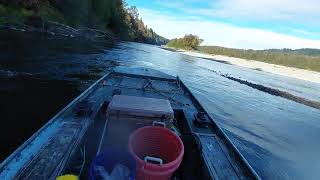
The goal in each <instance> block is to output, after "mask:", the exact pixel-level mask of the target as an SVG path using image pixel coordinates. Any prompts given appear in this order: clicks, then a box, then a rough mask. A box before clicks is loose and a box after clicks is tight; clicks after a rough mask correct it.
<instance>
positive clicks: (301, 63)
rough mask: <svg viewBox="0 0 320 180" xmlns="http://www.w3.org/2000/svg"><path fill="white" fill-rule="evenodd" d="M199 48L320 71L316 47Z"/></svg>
mask: <svg viewBox="0 0 320 180" xmlns="http://www.w3.org/2000/svg"><path fill="white" fill-rule="evenodd" d="M198 50H199V51H200V52H202V53H207V54H216V55H224V56H229V57H236V58H242V59H249V60H255V61H261V62H265V63H270V64H277V65H282V66H287V67H294V68H299V69H306V70H312V71H317V72H320V50H316V49H298V50H290V49H271V50H243V49H232V48H224V47H218V46H200V47H198Z"/></svg>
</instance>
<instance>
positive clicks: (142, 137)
mask: <svg viewBox="0 0 320 180" xmlns="http://www.w3.org/2000/svg"><path fill="white" fill-rule="evenodd" d="M129 151H130V153H131V154H132V156H133V157H134V159H135V160H136V162H137V176H136V178H137V180H169V179H170V178H171V176H172V174H173V173H174V171H176V170H177V169H178V167H179V166H180V164H181V161H182V157H183V154H184V146H183V143H182V141H181V139H180V138H179V137H178V136H177V135H176V134H174V133H173V132H172V131H170V130H169V129H167V128H164V127H157V126H148V127H144V128H140V129H138V130H136V131H135V132H134V133H133V134H131V136H130V138H129ZM154 159H156V160H155V161H157V160H159V159H161V160H162V161H163V162H162V163H161V162H160V161H157V163H158V164H154V163H151V162H150V160H151V161H153V160H154Z"/></svg>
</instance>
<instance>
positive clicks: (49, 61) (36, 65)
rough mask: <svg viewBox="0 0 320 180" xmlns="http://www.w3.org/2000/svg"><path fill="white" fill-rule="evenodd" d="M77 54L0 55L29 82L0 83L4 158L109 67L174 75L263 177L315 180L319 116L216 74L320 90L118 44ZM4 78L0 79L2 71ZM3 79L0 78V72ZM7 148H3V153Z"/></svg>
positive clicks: (305, 92)
mask: <svg viewBox="0 0 320 180" xmlns="http://www.w3.org/2000/svg"><path fill="white" fill-rule="evenodd" d="M98 49H99V50H97V51H93V52H86V53H82V52H81V51H80V52H78V51H76V52H70V51H66V52H65V51H61V53H50V52H45V53H40V52H39V53H31V54H30V53H28V52H25V54H12V52H11V51H10V50H11V49H9V50H8V51H3V52H1V53H2V54H1V55H0V57H1V59H0V69H1V70H6V71H7V70H10V71H12V72H13V71H14V72H24V73H30V74H32V78H30V77H29V76H26V75H25V74H23V75H22V76H21V77H19V78H17V77H15V78H12V77H2V78H0V83H1V88H0V92H1V95H0V98H1V102H0V108H1V110H0V112H1V113H3V114H4V116H2V118H1V121H2V122H4V121H8V122H11V123H8V125H6V127H3V126H2V127H3V128H1V131H2V132H1V147H2V146H3V148H1V149H3V150H1V151H2V152H1V153H2V156H1V157H2V158H4V157H5V156H7V155H8V153H9V152H11V151H13V150H14V149H15V148H16V147H17V146H18V145H19V144H21V143H22V142H23V141H25V139H26V138H28V137H30V135H31V134H32V133H33V132H35V131H36V130H37V129H39V128H40V127H41V126H42V125H43V124H44V123H45V122H46V121H47V120H48V119H49V118H50V117H52V116H53V115H54V114H55V113H56V112H57V111H58V110H59V109H61V108H63V106H64V105H65V104H66V103H68V102H69V101H71V100H72V98H74V97H75V96H76V95H77V94H79V93H80V92H81V91H83V90H84V89H85V88H86V87H88V85H90V84H91V83H92V82H93V81H94V80H96V79H97V78H98V77H99V76H101V75H103V74H104V73H105V72H106V71H107V70H108V69H110V68H112V67H114V66H118V65H119V66H130V67H131V66H132V67H149V68H154V69H157V70H161V71H163V72H166V73H168V74H171V75H178V76H179V77H180V78H181V79H182V80H183V81H184V82H185V83H186V84H187V85H188V86H189V87H190V88H191V90H192V91H193V92H194V93H195V95H196V96H197V98H198V99H199V100H200V102H201V103H202V104H203V106H204V107H205V108H206V109H207V111H208V112H209V113H210V114H211V116H212V117H213V118H214V119H215V120H216V121H217V122H218V124H219V125H220V126H221V127H222V128H223V129H224V130H225V131H226V132H227V134H228V136H229V137H230V138H231V139H232V141H233V142H234V143H235V144H236V145H237V147H238V148H239V150H240V151H241V153H243V155H244V156H245V157H246V159H247V160H248V161H249V163H250V164H251V165H252V167H253V168H254V169H255V170H256V171H257V172H258V174H259V175H260V176H261V177H262V178H264V179H302V178H304V179H319V178H320V172H319V169H320V157H319V152H320V141H319V139H320V111H319V110H317V109H314V108H310V107H308V106H305V105H302V104H298V103H295V102H292V101H290V100H287V99H284V98H281V97H276V96H272V95H270V94H266V93H263V92H260V91H258V90H256V89H253V88H250V87H248V86H246V85H243V84H240V83H237V82H234V81H232V80H229V79H227V78H224V77H222V76H220V75H219V74H217V73H213V72H212V71H211V70H214V71H216V72H221V73H222V74H226V73H228V74H231V75H232V76H234V77H240V78H241V79H245V80H248V81H251V82H254V83H258V84H263V85H265V86H269V87H273V88H277V89H281V90H283V91H287V92H290V93H292V94H295V95H298V96H302V97H305V98H308V99H312V100H316V101H320V93H319V89H320V85H319V84H315V83H309V82H305V81H300V80H295V79H291V78H287V77H283V76H278V75H272V74H268V73H265V72H261V71H256V70H249V69H245V68H240V67H236V66H232V65H228V64H223V63H218V62H214V61H208V60H204V59H199V58H194V57H190V56H185V55H181V54H178V53H174V52H169V51H165V50H162V49H160V48H159V47H156V46H150V45H144V44H137V43H120V44H118V45H116V46H115V47H106V46H103V48H101V47H100V48H98ZM2 74H3V73H2ZM0 75H1V74H0ZM4 144H5V147H4Z"/></svg>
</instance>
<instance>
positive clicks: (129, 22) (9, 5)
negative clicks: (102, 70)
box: [0, 0, 168, 45]
mask: <svg viewBox="0 0 320 180" xmlns="http://www.w3.org/2000/svg"><path fill="white" fill-rule="evenodd" d="M30 17H39V18H41V19H43V20H44V21H55V22H59V23H63V24H66V25H69V26H72V27H75V28H81V27H89V28H94V29H100V30H111V31H112V32H113V33H114V34H116V35H117V36H118V37H120V38H121V39H123V40H129V41H137V42H144V43H150V44H158V45H161V44H166V43H167V42H168V40H167V39H165V38H163V37H161V36H159V35H158V34H156V33H155V32H154V31H153V30H152V29H151V28H148V27H147V26H146V25H145V24H144V23H143V21H142V19H141V18H140V17H139V13H138V10H137V8H136V7H135V6H128V4H127V3H126V2H125V1H124V0H0V23H4V22H7V21H8V19H9V20H10V21H17V22H23V21H25V20H26V19H28V18H30Z"/></svg>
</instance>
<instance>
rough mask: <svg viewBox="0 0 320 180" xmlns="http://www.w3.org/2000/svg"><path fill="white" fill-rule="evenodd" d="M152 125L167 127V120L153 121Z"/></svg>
mask: <svg viewBox="0 0 320 180" xmlns="http://www.w3.org/2000/svg"><path fill="white" fill-rule="evenodd" d="M152 126H162V127H166V123H165V122H159V121H153V123H152Z"/></svg>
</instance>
